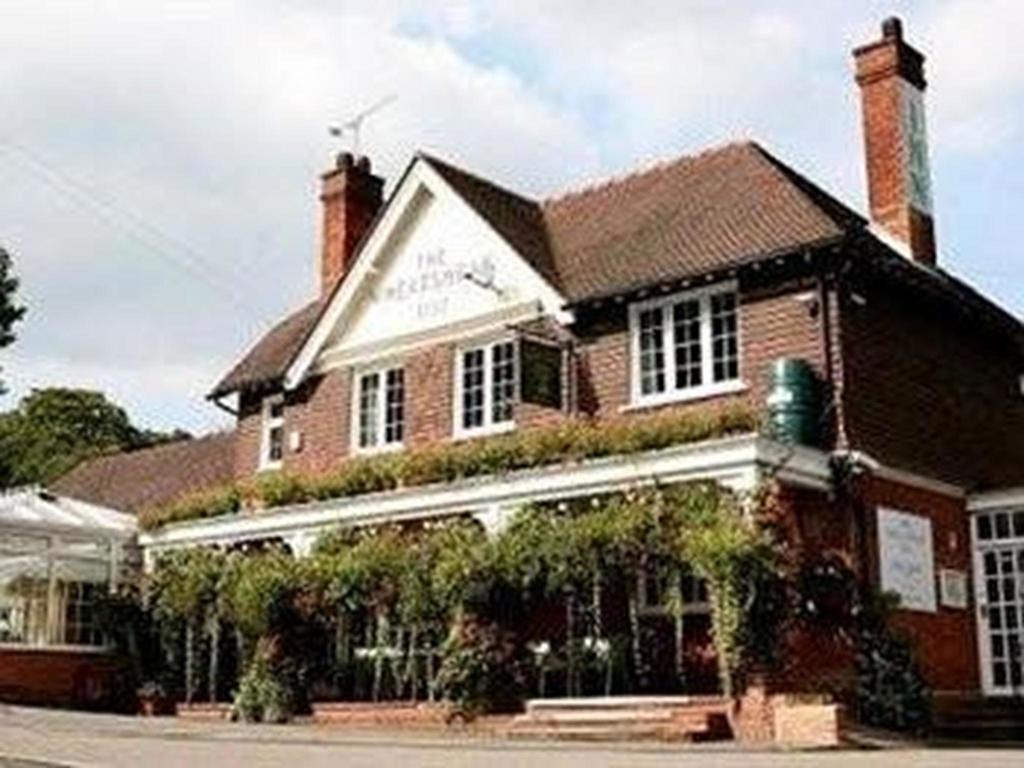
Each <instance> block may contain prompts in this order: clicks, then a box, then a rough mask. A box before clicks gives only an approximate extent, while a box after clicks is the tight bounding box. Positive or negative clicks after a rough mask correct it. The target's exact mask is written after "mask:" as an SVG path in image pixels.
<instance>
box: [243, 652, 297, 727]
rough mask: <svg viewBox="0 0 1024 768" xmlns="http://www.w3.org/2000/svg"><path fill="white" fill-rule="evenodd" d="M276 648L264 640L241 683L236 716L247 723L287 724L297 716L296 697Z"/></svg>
mask: <svg viewBox="0 0 1024 768" xmlns="http://www.w3.org/2000/svg"><path fill="white" fill-rule="evenodd" d="M274 645H275V644H274V642H273V641H270V640H261V641H260V643H259V645H258V646H257V648H256V652H255V653H254V654H253V658H252V661H251V662H250V663H249V668H248V669H246V671H245V674H244V675H243V676H242V679H241V680H240V681H239V684H238V691H237V693H236V694H235V714H236V716H237V717H238V718H239V719H241V720H244V721H245V722H247V723H286V722H288V721H289V720H290V719H291V718H292V715H293V714H294V699H295V697H294V695H293V693H292V691H291V687H290V685H289V683H288V681H287V677H288V676H287V674H285V673H284V670H283V669H282V668H281V667H282V664H281V662H280V661H279V660H278V659H277V658H276V657H277V652H276V650H275V647H274Z"/></svg>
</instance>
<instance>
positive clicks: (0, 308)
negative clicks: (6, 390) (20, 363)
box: [0, 248, 25, 393]
mask: <svg viewBox="0 0 1024 768" xmlns="http://www.w3.org/2000/svg"><path fill="white" fill-rule="evenodd" d="M17 291H18V279H17V278H16V277H15V276H14V270H13V264H12V261H11V255H10V254H9V253H8V252H7V251H5V250H4V249H3V248H0V349H2V348H3V347H6V346H9V345H10V344H11V343H13V342H14V324H15V323H16V322H18V321H19V320H21V318H22V317H24V316H25V308H24V307H21V306H18V304H17V301H16V299H15V293H17ZM0 393H2V390H0Z"/></svg>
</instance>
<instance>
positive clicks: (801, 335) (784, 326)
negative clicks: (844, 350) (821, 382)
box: [575, 282, 825, 420]
mask: <svg viewBox="0 0 1024 768" xmlns="http://www.w3.org/2000/svg"><path fill="white" fill-rule="evenodd" d="M815 290H816V289H815V287H814V285H813V284H812V283H809V282H805V283H790V284H787V285H784V286H781V287H777V288H775V289H768V288H766V287H761V286H757V285H751V286H747V285H744V286H743V288H742V290H741V293H740V309H739V332H740V345H741V358H740V378H741V379H742V380H743V381H744V382H745V383H746V384H747V386H748V389H747V390H746V391H745V392H744V393H742V394H741V395H739V396H734V397H732V398H721V397H718V398H715V400H716V401H719V402H722V401H724V400H728V399H743V400H746V401H747V402H749V403H750V404H751V405H752V406H753V407H755V408H761V407H762V406H763V404H764V401H765V397H766V395H767V391H768V386H769V381H768V371H769V366H770V364H771V362H772V361H773V360H774V359H776V358H779V357H799V358H803V359H806V360H807V361H808V362H810V363H811V364H812V365H813V366H814V368H815V369H816V370H817V371H818V373H819V375H821V376H824V374H825V354H824V342H823V337H822V335H821V324H820V319H819V318H817V317H812V316H811V313H810V311H809V308H808V303H807V302H803V301H798V300H797V297H799V296H803V295H805V294H807V292H809V291H815ZM578 325H579V326H580V327H579V328H576V329H575V330H576V333H577V334H578V335H579V336H580V345H579V353H580V358H581V361H580V366H581V371H580V374H579V376H580V379H579V388H580V409H581V410H582V411H583V412H584V413H588V414H592V415H593V416H595V417H596V418H599V419H606V420H607V419H616V418H620V417H621V416H622V414H623V409H624V408H625V407H626V406H628V405H629V400H630V370H629V369H630V339H629V320H628V309H627V305H626V304H619V305H615V306H613V307H602V308H601V309H600V310H599V311H598V312H595V313H594V314H593V315H586V314H583V315H581V316H580V318H579V323H578ZM704 405H707V401H703V402H702V401H691V402H688V403H685V404H682V405H671V406H667V407H669V408H675V409H680V408H699V407H703V406H704ZM651 410H653V409H650V408H643V409H637V410H636V411H634V412H636V413H643V412H649V411H651Z"/></svg>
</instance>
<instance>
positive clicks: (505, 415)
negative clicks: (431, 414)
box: [455, 339, 519, 435]
mask: <svg viewBox="0 0 1024 768" xmlns="http://www.w3.org/2000/svg"><path fill="white" fill-rule="evenodd" d="M455 389H456V391H455V406H456V408H455V410H456V413H455V433H456V435H474V434H485V433H488V432H501V431H504V430H506V429H511V428H512V427H513V425H514V421H513V420H514V417H515V402H516V396H517V393H518V389H519V366H518V361H517V355H516V342H515V341H512V340H510V339H503V340H501V341H496V342H492V343H489V344H481V345H479V346H473V347H467V348H464V349H461V350H460V351H459V352H458V365H457V371H456V388H455Z"/></svg>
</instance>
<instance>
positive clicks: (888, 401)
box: [58, 20, 1024, 695]
mask: <svg viewBox="0 0 1024 768" xmlns="http://www.w3.org/2000/svg"><path fill="white" fill-rule="evenodd" d="M854 61H855V71H856V81H857V84H858V86H859V88H860V93H861V96H862V109H863V126H864V136H865V152H866V166H867V179H868V191H869V200H870V214H869V216H868V217H866V218H865V217H863V216H861V215H860V214H858V213H857V212H856V211H854V210H852V209H851V208H849V207H847V206H846V205H844V204H843V203H842V202H840V201H838V200H836V199H835V198H834V197H832V196H831V195H829V194H828V193H827V192H826V191H824V190H823V189H821V188H820V187H818V186H817V185H815V184H814V183H813V182H812V181H810V180H809V179H807V178H806V177H804V176H803V175H801V174H800V173H799V172H798V171H796V170H794V169H793V168H792V167H790V166H789V165H787V164H785V163H784V162H783V161H782V160H780V159H779V158H777V157H775V156H774V155H772V154H771V153H770V152H768V151H767V150H765V149H764V148H762V147H761V146H760V145H758V144H755V143H735V144H728V145H724V146H721V147H717V148H714V149H710V150H707V151H704V152H701V153H699V154H696V155H693V156H687V157H682V158H679V159H678V160H674V161H671V162H668V163H664V164H661V165H658V166H655V167H652V168H648V169H645V170H641V171H639V172H637V173H635V174H632V175H629V176H626V177H623V178H618V179H613V180H610V181H608V182H606V183H604V184H601V185H599V186H594V187H590V188H587V189H582V190H579V191H574V192H570V193H568V194H565V195H563V196H560V197H555V198H551V199H547V200H534V199H530V198H527V197H524V196H523V195H520V194H517V193H515V192H514V191H511V190H508V189H506V188H504V187H502V186H499V185H498V184H496V183H494V182H492V181H489V180H486V179H483V178H480V177H478V176H475V175H473V174H471V173H469V172H467V171H464V170H461V169H458V168H455V167H453V166H452V165H450V164H448V163H446V162H444V161H442V160H439V159H437V158H434V157H431V156H428V155H424V154H420V155H417V156H416V157H415V158H414V159H413V160H412V161H411V163H410V164H409V166H408V168H407V169H406V171H405V173H404V174H403V175H402V177H401V178H400V179H399V180H398V181H397V183H396V184H395V185H394V188H393V191H392V192H391V194H390V196H388V197H387V199H385V198H384V194H383V188H384V182H383V180H382V179H381V178H380V177H378V176H376V175H375V174H374V172H373V170H372V168H371V165H370V161H369V160H368V159H367V158H365V157H360V158H354V157H352V156H351V155H349V154H347V153H343V154H341V155H340V156H339V157H338V160H337V164H336V166H335V167H334V168H332V169H331V170H329V171H328V172H327V173H325V174H324V175H323V177H322V179H321V194H320V199H321V201H322V204H323V227H322V231H323V243H322V254H321V257H320V269H319V273H320V275H321V290H320V293H319V295H318V296H317V297H315V298H314V299H313V300H311V301H310V303H309V304H307V305H306V306H304V307H302V308H300V309H298V310H297V311H296V312H295V313H294V314H292V315H290V316H289V317H287V318H285V319H284V320H283V321H282V322H281V323H280V324H278V325H277V326H276V327H274V328H273V329H272V330H271V331H270V332H269V333H268V334H266V336H265V337H264V338H262V339H260V340H259V341H258V342H257V343H256V344H255V346H253V347H252V348H251V349H250V350H249V351H248V353H247V354H246V355H245V356H244V357H243V358H242V359H241V361H240V362H238V364H237V365H235V366H234V368H233V369H232V370H231V371H230V372H229V373H228V374H227V375H226V376H225V377H224V378H223V379H222V380H221V381H220V382H219V383H218V384H217V385H216V387H215V388H214V389H213V391H212V393H211V395H210V397H211V399H213V400H215V401H217V402H218V403H220V404H221V405H224V406H225V407H228V408H231V409H232V410H233V411H235V412H236V413H237V429H236V431H235V433H234V438H233V440H231V441H230V449H229V450H230V455H231V461H232V462H233V463H232V465H231V466H232V469H231V470H228V471H233V474H234V476H235V477H237V478H247V477H252V476H255V475H257V474H259V473H263V472H273V471H278V470H283V471H284V472H287V473H296V474H318V473H323V472H327V471H329V470H332V469H334V468H336V467H338V466H339V465H341V464H343V463H344V462H347V461H350V460H352V458H353V457H365V456H369V455H375V454H380V453H384V452H390V451H403V450H414V449H417V448H422V447H425V446H436V445H438V444H443V443H449V442H455V441H468V440H476V439H480V438H486V437H488V436H493V435H496V434H500V433H507V432H509V431H512V430H518V431H525V430H531V429H539V428H542V427H544V426H549V425H552V424H559V423H564V422H567V421H580V420H583V421H588V422H596V423H628V422H629V421H631V420H636V419H642V418H645V417H646V416H648V415H649V414H651V413H654V412H659V413H660V412H666V411H672V410H689V411H699V410H706V409H721V408H723V407H725V406H728V405H731V404H736V403H745V404H748V405H749V406H750V407H752V408H754V409H756V410H758V411H763V410H764V409H765V408H766V407H767V405H766V404H767V403H768V402H769V400H770V389H771V387H772V380H771V378H770V374H771V371H772V369H773V364H774V363H775V361H777V360H780V359H790V360H792V359H797V360H801V361H805V362H806V363H808V364H809V365H810V367H811V369H812V370H813V371H814V372H815V374H816V376H817V378H818V380H819V382H820V383H821V385H822V388H823V390H824V392H825V393H826V395H827V396H826V399H825V402H824V403H823V404H822V408H821V411H820V420H821V422H822V424H823V425H824V426H825V429H824V430H822V432H823V435H822V439H821V440H820V441H818V444H816V445H788V444H783V443H781V442H779V441H777V440H775V439H773V438H772V437H771V436H770V435H769V434H768V433H764V432H757V433H751V434H747V435H740V436H734V437H728V438H723V439H718V440H708V441H705V442H702V443H697V444H692V445H686V446H682V447H677V448H669V449H665V450H661V451H651V452H648V453H644V454H640V455H632V456H629V457H609V458H606V459H603V460H600V461H591V462H581V463H578V464H576V465H573V466H572V467H571V468H567V467H563V466H558V467H552V468H547V469H543V470H525V471H522V472H513V473H507V474H503V475H501V476H495V477H492V478H489V479H479V478H477V479H475V480H474V481H473V482H472V483H468V482H467V483H458V482H457V483H451V484H447V485H444V486H428V487H423V488H403V489H400V490H395V491H390V492H386V493H380V494H370V495H367V496H361V497H360V496H357V497H349V498H344V499H337V500H333V501H325V502H317V503H315V504H303V505H296V506H293V507H286V508H280V509H275V510H269V511H264V512H262V513H261V514H258V515H237V516H229V517H222V518H211V519H207V520H201V521H195V522H189V523H181V524H176V525H171V526H167V527H165V528H162V529H159V530H156V531H153V532H149V533H146V534H144V535H143V536H142V537H141V542H142V544H143V546H144V548H145V549H146V550H147V552H148V553H150V554H152V553H155V552H159V551H161V550H164V549H167V548H171V547H180V546H192V545H199V544H204V543H233V542H240V541H251V540H258V539H262V538H267V537H277V538H281V539H283V540H285V541H286V542H288V543H289V544H290V545H291V546H292V549H293V550H294V551H296V552H297V553H302V552H303V551H305V550H307V549H308V547H309V545H310V543H311V542H312V541H313V540H314V539H315V537H316V536H317V535H319V533H321V532H323V531H324V530H326V529H328V528H330V527H332V526H336V525H338V524H343V523H347V524H359V523H367V522H380V521H383V520H407V519H417V518H424V517H436V516H444V515H451V514H466V513H471V514H473V515H475V516H476V517H478V518H479V519H480V520H481V521H482V522H483V523H484V524H485V525H487V526H498V525H500V524H501V521H502V520H503V519H505V518H506V517H507V513H508V512H510V511H512V510H514V509H516V508H518V507H519V506H521V505H522V504H524V503H527V502H530V501H535V500H538V499H548V500H549V499H557V498H569V497H573V496H580V495H585V494H593V493H599V492H602V491H612V490H616V489H622V488H624V487H628V486H630V485H633V484H639V483H647V482H650V481H651V480H652V479H657V480H659V481H665V482H674V481H683V480H691V479H714V480H717V481H719V482H721V483H723V484H725V485H727V486H729V487H732V488H735V489H737V490H749V489H752V488H753V487H755V486H756V485H757V484H758V483H759V482H760V481H761V480H763V479H764V478H766V477H768V476H770V477H772V478H774V479H775V480H776V481H777V482H778V483H779V484H780V486H781V488H782V491H781V493H782V499H783V500H784V503H785V509H786V511H787V515H786V518H787V519H786V525H787V527H788V529H789V530H790V532H791V534H792V536H793V537H794V540H796V541H797V542H798V543H799V544H800V546H801V547H803V548H804V549H805V551H807V552H811V553H814V552H822V551H826V550H827V551H831V552H837V553H840V554H841V555H842V556H843V557H844V558H845V559H846V561H847V562H848V563H849V564H850V565H851V567H852V568H854V570H855V571H856V572H857V573H858V574H859V576H860V577H861V578H863V579H865V580H866V581H868V582H870V583H872V584H874V585H876V586H877V587H879V588H880V589H883V590H886V591H894V592H896V593H898V594H899V595H900V597H901V600H902V603H901V607H900V609H899V610H898V611H897V612H896V617H895V622H896V623H897V624H898V625H899V627H900V628H901V629H902V630H904V631H905V632H906V633H907V635H908V636H909V637H910V638H911V639H912V641H913V644H914V647H915V650H916V653H917V656H918V658H919V661H920V664H921V668H922V671H923V673H924V675H925V677H926V678H927V680H928V682H929V684H930V685H931V687H932V688H933V689H934V690H937V691H944V692H977V691H983V692H985V693H987V694H993V695H994V694H1008V693H1014V692H1017V693H1019V692H1020V691H1021V690H1024V658H1022V655H1021V654H1022V651H1021V646H1022V643H1024V629H1022V628H1021V627H1022V625H1024V392H1022V388H1024V378H1022V374H1024V328H1022V326H1021V324H1020V322H1019V321H1018V320H1017V318H1015V317H1014V316H1012V315H1011V314H1009V313H1007V312H1006V311H1004V310H1003V309H1001V308H999V307H998V306H996V305H995V304H994V303H993V302H992V301H990V300H989V299H987V298H985V297H984V296H982V295H980V294H979V293H977V292H976V291H975V290H973V289H972V288H971V287H969V286H968V285H966V284H964V283H963V282H961V281H960V280H958V279H957V278H956V277H954V276H953V275H951V274H950V273H948V272H946V271H945V270H944V269H943V266H942V258H941V248H939V247H938V246H937V242H938V241H937V240H936V231H935V230H936V228H935V225H934V219H933V211H932V202H931V191H930V182H929V171H928V157H927V145H926V136H925V130H924V113H923V108H924V107H923V103H924V102H923V96H924V91H925V86H926V83H925V77H924V58H923V56H922V55H921V54H920V53H918V52H917V51H916V50H915V49H914V48H912V47H911V46H910V45H909V44H908V43H907V42H906V41H905V40H904V38H903V33H902V29H901V27H900V24H899V22H898V21H897V20H889V21H887V22H886V23H885V24H884V25H883V32H882V36H881V38H880V39H879V40H877V41H875V42H873V43H870V44H868V45H865V46H863V47H860V48H858V49H857V50H856V51H855V52H854ZM158 450H159V449H158ZM218 455H219V456H220V457H221V458H223V457H224V456H226V455H228V454H227V453H224V452H221V453H219V454H218ZM135 461H136V462H137V461H138V459H136V460H135ZM107 462H108V463H107V464H106V466H105V469H104V470H103V471H104V472H106V473H107V474H106V475H104V477H107V478H109V479H110V480H109V482H111V483H114V484H115V485H116V484H117V483H118V482H119V480H118V479H117V471H116V467H112V466H111V464H110V460H107ZM99 471H100V470H99V469H98V468H97V465H95V464H94V465H86V466H84V467H82V468H80V469H79V470H77V471H76V472H75V473H73V474H72V475H71V476H69V477H68V478H65V480H64V481H63V482H62V483H61V484H60V485H59V486H58V487H59V488H60V490H61V491H62V492H64V493H68V494H71V495H76V494H78V495H85V496H88V495H90V493H95V491H94V490H90V489H91V488H92V486H90V485H89V483H90V482H93V483H95V475H96V473H97V472H99ZM166 471H168V472H169V473H170V474H174V468H173V467H170V468H167V470H166ZM221 474H223V473H221ZM125 482H128V481H125ZM197 484H199V485H206V484H208V482H207V481H206V480H203V481H202V482H201V483H197ZM150 501H152V499H150ZM126 506H128V507H130V506H131V504H126ZM692 608H693V611H694V613H695V614H699V613H700V612H701V611H702V610H704V611H706V606H703V607H702V605H701V604H699V601H696V602H695V603H694V605H693V606H692ZM793 642H794V643H799V642H800V640H799V638H794V640H793ZM838 655H841V654H839V651H836V652H835V653H832V652H830V651H829V649H823V648H820V647H815V648H813V649H810V648H806V647H805V648H796V647H795V648H794V651H793V662H792V663H791V664H790V665H789V666H790V667H791V668H792V669H790V673H791V675H792V677H791V681H802V683H805V684H806V685H808V686H810V687H816V688H817V687H822V680H824V679H826V678H827V677H828V676H830V675H833V674H842V673H843V671H844V669H847V668H848V666H849V659H845V660H844V659H841V658H838ZM794 684H796V682H794Z"/></svg>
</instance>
